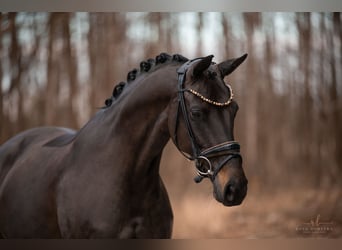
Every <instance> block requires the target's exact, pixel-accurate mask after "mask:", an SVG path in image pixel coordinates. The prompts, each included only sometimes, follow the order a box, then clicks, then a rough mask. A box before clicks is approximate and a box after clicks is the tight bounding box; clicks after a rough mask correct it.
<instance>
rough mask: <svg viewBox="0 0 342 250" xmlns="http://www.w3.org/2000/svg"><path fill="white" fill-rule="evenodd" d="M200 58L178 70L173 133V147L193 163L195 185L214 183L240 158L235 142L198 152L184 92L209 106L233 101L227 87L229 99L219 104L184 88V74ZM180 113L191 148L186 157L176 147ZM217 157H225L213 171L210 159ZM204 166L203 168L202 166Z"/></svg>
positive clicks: (226, 104)
mask: <svg viewBox="0 0 342 250" xmlns="http://www.w3.org/2000/svg"><path fill="white" fill-rule="evenodd" d="M200 59H202V58H196V59H193V60H190V61H188V62H186V63H184V64H183V65H182V66H181V67H180V68H178V70H177V73H178V108H177V116H176V125H175V132H174V138H175V145H176V147H177V148H178V150H179V151H180V152H181V153H182V154H183V155H184V157H186V158H187V159H189V160H191V161H195V167H196V171H197V176H196V177H195V178H194V180H195V182H196V183H199V182H201V181H202V180H203V178H210V179H211V180H212V181H214V179H215V177H216V175H217V174H218V172H219V171H220V170H221V169H222V167H223V166H224V165H225V164H226V163H227V162H229V161H230V160H231V159H233V158H240V159H242V158H241V155H240V153H239V152H240V145H239V143H238V142H236V141H226V142H223V143H220V144H217V145H215V146H212V147H210V148H206V149H204V150H200V147H199V145H198V143H197V141H196V137H195V134H194V132H193V130H192V127H191V123H190V119H189V115H188V112H187V108H186V105H185V97H184V92H189V93H192V94H193V95H195V96H197V97H199V98H200V99H201V100H202V101H204V102H207V103H209V104H211V105H214V106H218V107H223V106H228V105H229V104H230V103H231V101H232V99H233V92H232V89H231V87H230V86H229V85H227V86H228V88H229V90H230V97H229V99H228V100H227V101H226V102H224V103H219V102H215V101H212V100H210V99H208V98H206V97H204V96H203V95H201V94H200V93H198V92H197V91H195V90H192V89H187V88H184V82H185V76H186V72H187V70H188V69H189V67H191V66H192V65H193V63H194V62H196V61H197V60H200ZM180 112H181V113H182V115H183V118H184V122H185V127H186V129H187V133H188V136H189V139H190V142H191V148H192V155H188V154H186V153H185V152H183V151H182V150H181V149H180V148H179V146H178V139H177V129H178V123H179V113H180ZM218 156H226V157H225V158H224V159H223V160H222V161H221V162H220V163H219V164H218V166H217V167H216V168H215V169H214V168H213V166H212V164H211V161H210V158H213V157H218ZM204 165H205V166H206V167H205V168H203V166H204Z"/></svg>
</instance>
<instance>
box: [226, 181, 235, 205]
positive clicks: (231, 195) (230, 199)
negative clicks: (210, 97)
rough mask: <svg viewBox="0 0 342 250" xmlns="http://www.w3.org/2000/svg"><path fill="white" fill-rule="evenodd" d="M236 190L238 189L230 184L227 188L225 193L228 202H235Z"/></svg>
mask: <svg viewBox="0 0 342 250" xmlns="http://www.w3.org/2000/svg"><path fill="white" fill-rule="evenodd" d="M235 190H236V188H235V187H234V185H232V184H228V185H227V186H226V189H225V192H224V194H225V195H224V197H225V199H226V201H228V202H233V201H234V196H235Z"/></svg>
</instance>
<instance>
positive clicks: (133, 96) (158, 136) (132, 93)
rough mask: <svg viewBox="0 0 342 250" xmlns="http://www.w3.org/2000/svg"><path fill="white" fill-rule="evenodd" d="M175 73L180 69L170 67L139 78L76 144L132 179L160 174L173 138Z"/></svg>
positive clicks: (81, 134)
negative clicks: (170, 126) (170, 122)
mask: <svg viewBox="0 0 342 250" xmlns="http://www.w3.org/2000/svg"><path fill="white" fill-rule="evenodd" d="M175 72H176V66H175V65H174V66H172V65H169V66H165V67H164V68H160V69H159V70H156V71H154V72H151V73H148V74H146V75H145V76H144V75H143V76H142V77H138V78H137V79H136V80H135V81H134V82H132V83H130V84H129V86H128V87H127V89H125V90H124V92H123V93H122V95H123V96H120V97H119V99H118V100H117V102H115V103H113V106H112V107H110V108H108V109H105V110H103V111H100V112H99V113H98V114H97V115H96V116H95V117H94V118H93V119H92V120H91V121H89V123H88V124H87V125H86V126H85V127H84V128H83V129H82V130H81V131H82V132H81V133H80V135H79V139H78V140H77V141H76V143H75V145H80V146H81V147H83V148H84V150H85V151H88V152H89V153H90V152H97V153H96V156H97V157H99V158H100V159H101V162H104V161H108V164H109V162H110V164H111V165H120V166H125V170H127V171H128V172H129V173H130V175H131V176H132V174H133V175H134V174H135V175H137V176H140V175H141V173H142V172H146V171H148V172H149V173H153V174H159V161H160V157H161V154H162V150H163V148H164V146H165V144H166V143H167V141H168V140H169V138H170V135H169V131H168V108H169V105H168V104H169V103H170V101H171V99H172V97H173V96H176V95H175V94H176V88H177V86H176V81H177V75H176V73H175ZM85 145H87V146H85ZM94 150H95V151H94ZM104 164H106V163H104ZM114 167H115V166H114Z"/></svg>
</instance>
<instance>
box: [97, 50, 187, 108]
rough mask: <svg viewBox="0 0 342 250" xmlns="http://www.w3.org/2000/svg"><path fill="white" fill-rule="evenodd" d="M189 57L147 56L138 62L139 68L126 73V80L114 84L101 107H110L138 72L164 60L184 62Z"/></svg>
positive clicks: (152, 67)
mask: <svg viewBox="0 0 342 250" xmlns="http://www.w3.org/2000/svg"><path fill="white" fill-rule="evenodd" d="M188 60H189V59H188V58H186V57H184V56H182V55H180V54H174V55H172V56H171V55H169V54H167V53H160V54H159V55H157V56H156V57H155V59H152V58H149V59H147V60H146V61H142V62H141V63H140V65H139V66H140V70H138V69H136V68H134V69H132V70H131V71H129V72H128V73H127V82H120V83H118V84H116V85H115V86H114V89H113V93H112V96H111V97H109V98H108V99H106V100H105V106H104V107H103V108H108V107H110V106H111V105H112V104H113V102H114V101H115V100H116V99H117V98H119V96H120V95H121V93H122V92H123V91H124V89H125V87H126V85H127V84H129V83H130V82H132V81H134V80H135V79H136V78H137V77H138V76H139V75H140V74H143V73H146V72H149V71H150V70H152V69H154V68H155V67H156V66H159V65H160V64H164V63H166V62H177V63H185V62H187V61H188Z"/></svg>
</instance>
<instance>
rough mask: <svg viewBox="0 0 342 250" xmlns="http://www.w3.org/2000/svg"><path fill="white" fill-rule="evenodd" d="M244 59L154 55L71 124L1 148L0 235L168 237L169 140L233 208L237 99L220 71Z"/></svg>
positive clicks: (240, 180)
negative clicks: (80, 122) (79, 122)
mask: <svg viewBox="0 0 342 250" xmlns="http://www.w3.org/2000/svg"><path fill="white" fill-rule="evenodd" d="M246 57H247V55H243V56H242V57H239V58H236V59H231V60H227V61H224V62H221V63H218V64H216V63H214V62H212V59H213V56H207V57H202V58H197V59H194V60H188V59H187V58H185V57H183V56H181V55H173V56H170V55H168V54H165V53H162V54H160V55H158V56H157V57H156V58H155V59H149V60H147V61H143V62H141V63H140V70H137V69H134V70H132V71H130V72H129V73H128V75H127V82H126V83H124V82H121V83H119V84H118V85H117V86H115V88H114V90H113V93H112V95H111V97H110V98H108V99H107V100H106V102H105V107H103V108H102V109H101V110H100V111H98V112H97V113H96V114H95V115H94V117H93V118H91V119H90V120H89V122H88V123H86V124H85V125H84V126H83V127H82V128H81V129H80V130H79V131H74V130H71V129H66V128H57V127H43V128H34V129H31V130H28V131H25V132H22V133H20V134H18V135H16V136H15V137H13V138H11V139H10V140H8V141H7V142H5V143H4V144H3V145H2V146H1V147H0V236H1V237H3V238H170V237H171V235H172V225H173V213H172V209H171V205H170V201H169V197H168V194H167V191H166V189H165V186H164V184H163V181H162V179H161V178H160V175H159V164H160V159H161V155H162V151H163V148H164V147H165V145H166V143H167V142H168V140H169V139H170V138H171V139H172V141H173V142H174V144H175V145H176V146H177V148H178V149H179V151H180V152H181V153H182V154H183V155H184V156H185V157H187V158H189V159H190V160H193V161H194V162H195V168H196V170H197V173H198V176H197V177H196V178H195V180H196V182H200V181H201V180H202V179H203V178H208V179H209V180H210V181H211V182H212V183H213V190H214V197H215V198H216V200H217V201H219V202H220V203H222V204H223V205H225V206H234V205H239V204H241V202H242V201H243V199H244V197H245V196H246V193H247V179H246V177H245V174H244V171H243V168H242V157H241V155H240V153H239V152H240V145H239V144H238V143H237V142H236V141H235V140H234V135H233V128H234V118H235V115H236V113H237V110H238V105H237V103H236V101H235V100H234V99H233V91H232V88H231V86H230V85H228V84H226V83H225V82H224V77H225V76H227V75H229V74H230V73H231V72H233V71H234V70H235V69H236V68H237V67H238V66H239V65H240V64H241V63H242V62H243V61H244V60H245V58H246Z"/></svg>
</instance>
